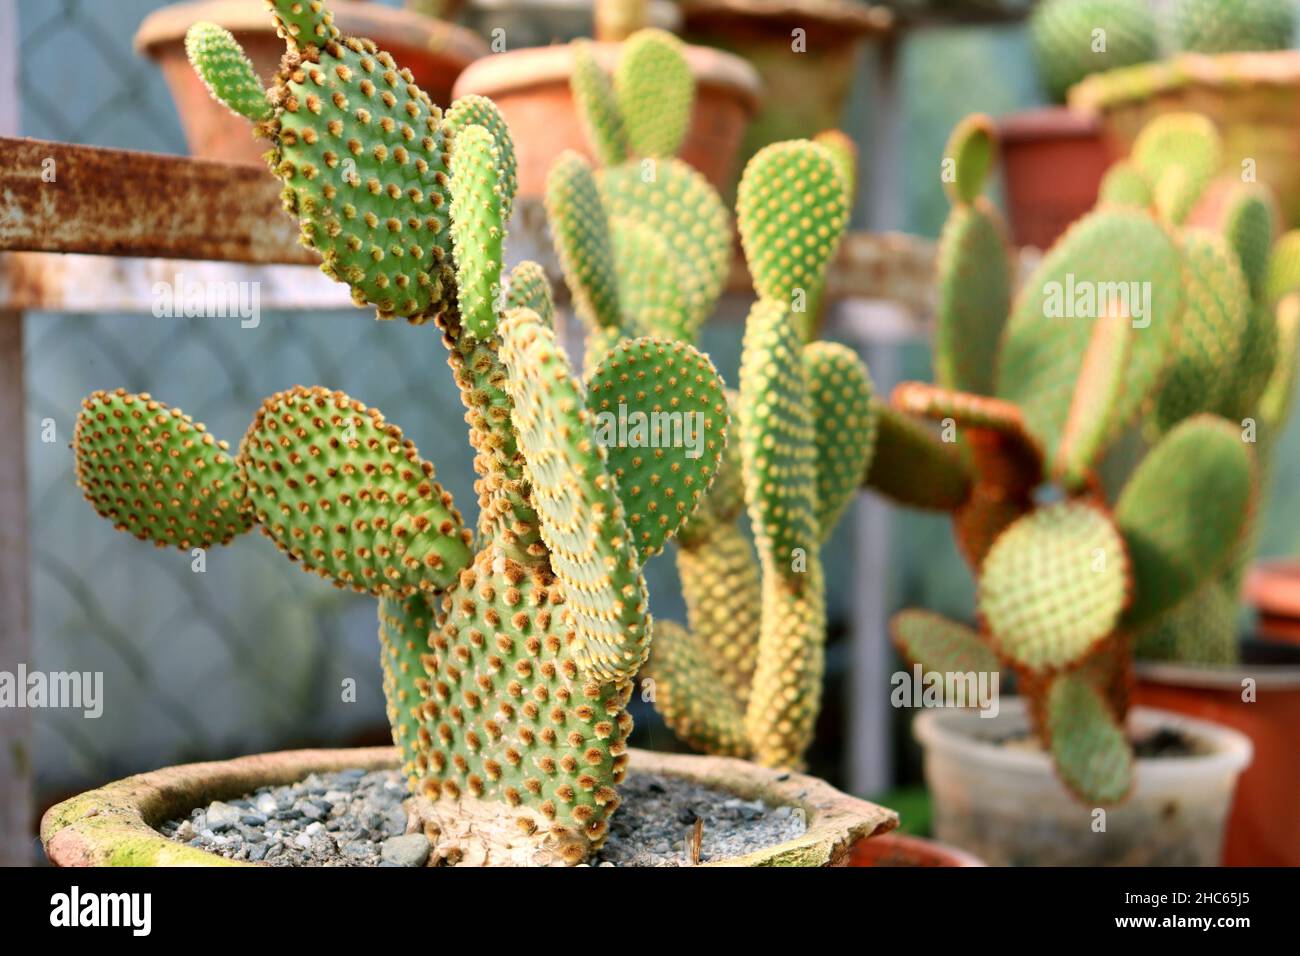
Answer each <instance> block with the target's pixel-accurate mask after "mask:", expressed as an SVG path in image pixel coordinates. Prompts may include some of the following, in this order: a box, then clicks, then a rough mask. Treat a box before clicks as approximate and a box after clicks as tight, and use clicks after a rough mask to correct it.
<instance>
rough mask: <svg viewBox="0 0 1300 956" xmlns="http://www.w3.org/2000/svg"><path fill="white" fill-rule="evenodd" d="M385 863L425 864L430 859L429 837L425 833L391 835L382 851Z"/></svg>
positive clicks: (400, 864)
mask: <svg viewBox="0 0 1300 956" xmlns="http://www.w3.org/2000/svg"><path fill="white" fill-rule="evenodd" d="M381 852H382V855H383V859H384V862H385V863H393V864H396V865H397V866H424V864H425V863H426V862H427V861H428V859H429V838H428V837H426V836H425V835H424V834H423V833H408V834H406V835H405V836H396V837H389V838H388V839H387V840H385V841H384V846H383V850H382V851H381Z"/></svg>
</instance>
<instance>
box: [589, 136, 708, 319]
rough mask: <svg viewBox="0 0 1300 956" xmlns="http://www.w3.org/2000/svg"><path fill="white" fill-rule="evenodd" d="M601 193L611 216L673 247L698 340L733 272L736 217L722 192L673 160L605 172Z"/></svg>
mask: <svg viewBox="0 0 1300 956" xmlns="http://www.w3.org/2000/svg"><path fill="white" fill-rule="evenodd" d="M650 176H653V178H647V177H650ZM600 192H601V196H602V197H603V199H604V201H605V208H607V209H608V210H609V214H610V215H611V216H617V217H620V218H623V219H628V220H631V221H634V222H636V223H638V224H639V225H641V226H643V227H645V228H648V229H650V230H652V231H653V232H655V233H657V234H658V235H660V236H661V237H663V239H664V240H665V241H666V242H667V243H668V247H669V249H670V250H671V251H672V252H673V253H674V255H675V256H676V258H677V263H678V268H677V273H676V275H677V285H678V287H679V288H680V289H681V290H682V294H683V295H684V296H685V302H686V309H687V318H686V323H685V326H686V327H685V331H686V333H687V335H686V337H687V338H688V339H693V338H694V337H695V335H696V334H698V332H699V328H700V326H701V325H703V324H704V321H705V320H706V319H707V318H708V317H709V315H710V314H712V312H713V307H714V305H715V304H716V303H717V301H718V296H719V295H721V294H722V289H723V287H724V286H725V285H726V283H727V276H728V274H729V273H730V271H731V259H732V250H731V217H730V216H729V215H728V214H727V208H726V206H724V205H723V204H722V199H721V198H720V197H719V196H718V193H717V190H715V189H714V188H713V187H712V186H710V185H709V181H708V180H707V179H705V178H704V176H702V175H701V174H700V173H699V172H697V171H696V170H694V169H692V168H691V167H690V166H689V165H687V164H686V163H684V162H682V161H681V160H680V159H672V158H669V159H659V160H655V161H654V162H653V163H648V161H642V162H632V163H624V164H623V165H622V166H617V167H614V168H612V169H606V170H602V171H601V174H600Z"/></svg>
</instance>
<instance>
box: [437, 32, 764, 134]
mask: <svg viewBox="0 0 1300 956" xmlns="http://www.w3.org/2000/svg"><path fill="white" fill-rule="evenodd" d="M622 46H623V45H622V44H621V43H601V42H597V41H592V42H591V46H590V47H589V48H590V49H591V51H592V52H593V54H594V55H595V57H596V60H597V62H598V63H600V65H601V66H602V67H604V68H605V69H607V70H610V69H613V68H614V66H615V65H616V64H617V63H618V58H619V55H620V51H621V50H622ZM685 53H686V60H687V62H688V63H689V64H690V66H691V72H692V73H693V74H694V75H695V80H696V82H697V83H698V84H699V85H700V86H711V87H718V88H720V89H723V90H725V91H727V92H730V93H732V94H734V95H735V96H736V98H737V99H739V100H740V101H741V104H742V106H743V107H744V109H745V112H746V113H747V114H748V115H749V116H753V115H755V114H756V113H757V112H758V109H759V106H760V105H761V99H762V93H763V81H762V80H761V79H760V78H759V75H758V71H757V70H756V69H754V67H753V66H752V65H751V64H750V63H749V61H747V60H744V59H741V58H740V57H738V56H736V55H735V54H732V53H727V52H725V51H724V50H715V49H714V48H713V47H706V46H693V45H687V46H686V48H685ZM572 73H573V48H572V47H571V46H570V45H569V44H567V43H557V44H554V45H552V46H537V47H525V48H523V49H520V50H508V51H507V52H505V53H494V54H492V55H491V56H485V57H482V58H481V59H478V60H476V61H474V62H473V63H471V64H470V65H469V66H468V67H467V68H466V69H465V72H463V73H462V74H461V75H460V76H459V77H457V78H456V85H455V87H454V88H453V89H452V96H454V97H460V96H464V95H465V94H466V93H478V94H480V95H482V96H487V97H492V96H496V95H498V94H500V93H503V92H514V91H517V90H524V89H529V88H530V87H534V86H542V85H544V84H548V83H558V82H563V83H564V84H565V85H566V86H567V85H568V82H569V77H570V75H571V74H572Z"/></svg>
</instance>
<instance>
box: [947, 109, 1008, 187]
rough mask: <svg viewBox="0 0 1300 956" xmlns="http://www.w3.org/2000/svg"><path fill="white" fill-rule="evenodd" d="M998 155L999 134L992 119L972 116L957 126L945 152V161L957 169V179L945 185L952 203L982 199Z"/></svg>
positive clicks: (953, 177)
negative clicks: (986, 182)
mask: <svg viewBox="0 0 1300 956" xmlns="http://www.w3.org/2000/svg"><path fill="white" fill-rule="evenodd" d="M996 152H997V132H996V130H995V129H994V126H993V120H991V119H990V118H989V117H987V116H985V115H984V114H983V113H972V114H971V115H970V116H967V117H966V118H965V119H963V120H962V121H961V122H960V123H958V124H957V126H956V127H955V128H954V129H953V131H952V135H950V136H949V137H948V145H947V146H945V147H944V150H943V157H944V160H945V161H950V162H951V163H952V165H953V175H952V176H951V177H945V178H944V181H943V188H944V190H945V191H946V192H947V193H948V198H949V200H951V201H952V202H954V203H973V202H975V200H977V199H978V198H979V197H980V194H981V193H983V192H984V183H985V180H986V179H987V178H988V174H989V170H990V169H992V168H993V160H994V154H995V153H996Z"/></svg>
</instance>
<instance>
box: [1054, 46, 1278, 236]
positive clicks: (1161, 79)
mask: <svg viewBox="0 0 1300 956" xmlns="http://www.w3.org/2000/svg"><path fill="white" fill-rule="evenodd" d="M1069 99H1070V106H1071V107H1073V108H1075V109H1079V110H1083V111H1087V112H1091V113H1094V114H1095V115H1097V116H1098V117H1099V118H1100V119H1101V122H1102V124H1103V127H1104V135H1105V140H1106V147H1107V149H1108V151H1109V153H1110V155H1111V156H1112V157H1114V158H1118V157H1122V156H1127V155H1128V153H1129V148H1130V147H1131V146H1132V145H1133V141H1134V140H1135V139H1136V138H1137V135H1138V133H1139V132H1141V130H1142V127H1143V126H1145V125H1146V124H1147V122H1148V121H1150V120H1152V119H1154V118H1155V117H1157V116H1161V115H1163V114H1165V113H1173V112H1183V111H1190V112H1193V113H1201V114H1203V115H1205V116H1207V117H1209V118H1210V119H1211V120H1213V121H1214V124H1215V125H1216V126H1217V127H1218V129H1219V134H1220V135H1221V136H1222V137H1223V163H1224V167H1223V172H1224V173H1225V174H1227V175H1232V176H1234V177H1236V178H1238V179H1240V178H1242V176H1243V175H1253V176H1254V177H1255V178H1256V179H1257V180H1258V181H1259V182H1262V183H1266V184H1268V185H1269V186H1270V187H1272V189H1273V192H1274V193H1275V194H1276V195H1277V198H1278V203H1279V205H1280V207H1281V210H1282V215H1283V217H1284V218H1285V220H1286V222H1287V224H1288V225H1290V226H1296V225H1300V50H1282V51H1278V52H1272V53H1225V54H1221V55H1218V56H1203V55H1200V54H1191V53H1188V54H1183V55H1180V56H1176V57H1173V58H1172V59H1169V60H1165V61H1162V62H1159V63H1147V64H1143V65H1141V66H1134V67H1127V68H1125V69H1122V70H1108V71H1106V72H1104V73H1097V74H1094V75H1093V76H1090V77H1088V78H1087V79H1085V80H1084V81H1083V82H1082V83H1080V84H1079V85H1078V86H1076V87H1074V88H1073V89H1072V90H1071V91H1070V98H1069ZM1243 164H1248V165H1243Z"/></svg>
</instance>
